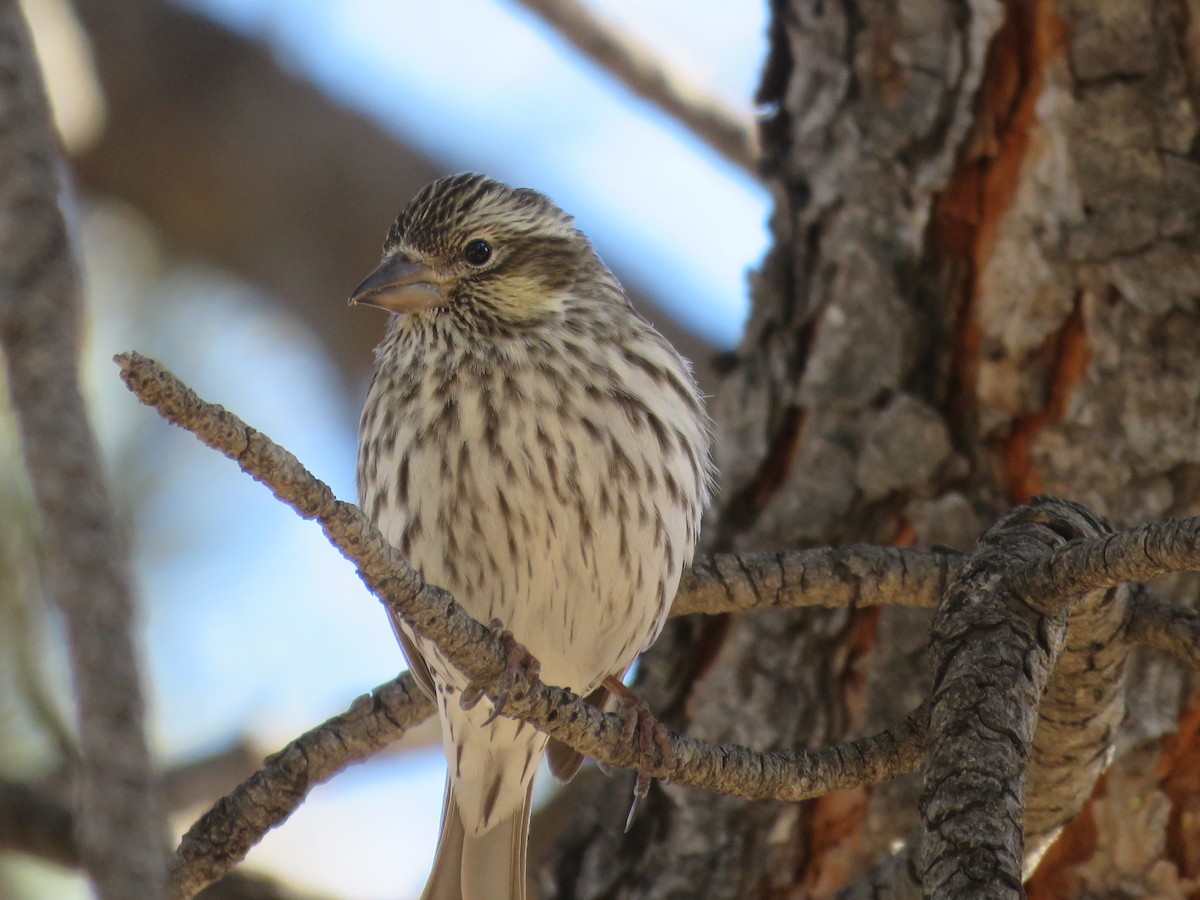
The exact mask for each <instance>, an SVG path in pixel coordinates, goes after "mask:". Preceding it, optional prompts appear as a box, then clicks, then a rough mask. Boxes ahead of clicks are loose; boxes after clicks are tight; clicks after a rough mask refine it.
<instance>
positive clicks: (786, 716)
mask: <svg viewBox="0 0 1200 900" xmlns="http://www.w3.org/2000/svg"><path fill="white" fill-rule="evenodd" d="M1198 35H1200V6H1198V4H1196V3H1195V2H1194V0H1192V2H1184V0H1061V2H1052V0H1006V2H999V0H972V2H953V0H913V2H906V3H903V4H893V3H885V2H882V0H878V2H876V0H842V2H834V3H830V2H827V0H774V2H773V3H772V24H771V31H770V42H771V47H770V54H769V58H768V60H767V63H766V66H765V69H764V74H763V80H762V86H761V89H760V96H759V98H758V99H759V101H760V103H762V104H763V105H764V106H765V107H766V108H767V109H768V111H769V115H768V117H767V119H766V120H765V121H764V123H763V126H762V134H761V138H762V144H763V149H764V154H765V163H764V165H765V176H766V178H767V180H768V183H769V184H770V186H771V188H772V191H773V194H774V196H775V212H774V215H773V219H772V231H773V238H774V246H773V248H772V250H771V252H770V254H769V255H768V257H767V258H766V260H765V262H764V264H763V266H762V268H761V270H760V272H759V273H758V277H757V278H756V279H755V284H754V296H753V299H754V311H753V314H752V319H751V322H750V325H749V328H748V330H747V333H746V336H745V338H744V340H743V341H742V344H741V346H740V347H739V348H738V350H737V352H736V353H735V354H732V355H731V356H730V357H729V359H728V360H727V361H726V363H727V364H726V367H725V370H724V372H723V377H722V382H721V385H720V387H719V390H718V392H717V397H716V400H715V405H714V409H713V412H714V415H715V417H716V419H717V424H718V429H719V440H718V444H717V448H718V463H719V466H720V470H721V473H722V492H721V496H720V498H719V502H718V505H717V508H716V509H715V510H714V512H713V514H712V515H711V516H710V521H709V522H708V527H707V529H706V536H707V541H708V549H710V550H749V549H767V548H776V547H795V546H804V545H812V544H823V543H831V542H832V543H842V542H848V541H852V540H867V541H873V542H880V543H895V544H900V545H904V544H911V543H917V544H921V545H934V544H947V545H951V546H955V547H960V548H967V547H970V546H971V545H973V544H974V541H975V538H976V537H977V536H978V534H979V532H980V530H981V528H982V526H983V525H984V524H986V523H987V522H989V521H991V520H993V519H994V518H995V517H996V516H997V515H998V514H999V513H1001V512H1002V511H1003V510H1005V509H1006V508H1008V507H1009V506H1011V505H1013V504H1015V503H1020V502H1024V501H1027V500H1028V499H1030V498H1031V497H1032V496H1033V495H1035V494H1038V493H1042V492H1053V493H1055V494H1059V495H1062V496H1066V497H1071V498H1074V499H1077V500H1079V501H1081V502H1082V503H1084V504H1086V505H1087V506H1089V507H1091V508H1092V509H1094V510H1096V511H1097V512H1098V513H1100V514H1102V515H1104V516H1106V517H1108V518H1110V519H1111V520H1113V522H1114V523H1115V524H1116V525H1117V526H1118V527H1120V526H1124V525H1128V524H1130V523H1131V522H1136V521H1139V520H1144V519H1154V518H1161V517H1164V516H1168V515H1186V514H1193V513H1195V512H1196V511H1197V510H1198V509H1200V467H1198V464H1200V449H1198V448H1200V442H1197V440H1196V431H1197V425H1198V423H1197V418H1198V410H1200V403H1198V401H1200V267H1198V266H1197V260H1198V259H1200V226H1198V224H1197V223H1200V149H1198V148H1200V142H1198V140H1197V134H1198V132H1200V119H1198V117H1197V102H1198V101H1200V92H1198V88H1200V49H1198V48H1200V39H1198ZM1194 588H1195V581H1194V580H1192V579H1186V580H1185V579H1178V580H1177V581H1176V583H1175V593H1176V595H1181V594H1182V595H1184V596H1187V595H1188V593H1189V591H1191V592H1194ZM1090 610H1091V607H1087V608H1085V609H1083V610H1082V612H1081V613H1080V614H1081V615H1083V616H1085V617H1089V616H1091V617H1094V616H1095V615H1096V613H1094V612H1092V611H1090ZM1104 627H1108V626H1104ZM928 634H929V618H928V615H927V614H926V613H922V612H917V611H905V610H897V609H888V610H886V611H882V612H881V611H879V610H858V611H853V610H851V611H828V612H814V611H800V612H756V613H750V614H746V615H741V616H737V617H718V618H715V619H707V620H684V621H676V622H672V623H670V624H669V625H668V628H667V631H666V632H665V633H664V635H663V637H662V638H661V639H660V641H659V643H658V645H657V646H656V647H655V648H654V649H653V650H652V651H651V653H650V654H649V655H648V656H647V657H646V659H645V660H644V661H643V669H642V676H641V683H640V684H639V686H638V690H639V692H640V693H642V694H643V695H644V696H645V697H646V698H647V699H648V700H649V701H650V704H651V706H652V708H654V709H655V710H656V711H657V712H658V713H659V714H660V716H661V717H663V718H664V719H665V720H666V721H667V723H668V724H669V725H670V726H671V727H673V728H677V729H680V730H683V731H686V732H687V733H689V734H692V735H695V736H697V737H703V738H706V739H710V740H719V741H736V742H741V743H745V744H748V745H749V746H751V747H753V748H755V749H759V750H765V749H772V748H780V749H783V748H791V747H798V746H813V745H818V744H826V743H829V742H831V741H834V740H840V739H844V738H847V737H855V736H859V735H861V734H864V733H868V732H871V731H875V730H878V729H879V728H880V727H883V726H885V725H887V724H888V723H893V722H896V721H899V719H900V718H902V716H903V715H904V714H905V713H906V712H907V711H908V710H910V709H912V708H913V707H915V706H916V705H917V703H918V702H919V701H920V700H921V699H922V698H923V696H924V695H925V692H926V690H927V689H928V686H929V661H928V660H927V659H926V658H925V657H924V654H923V652H922V651H923V649H924V646H925V643H926V641H927V639H928ZM1095 652H1097V650H1096V648H1090V647H1071V648H1070V649H1069V654H1068V653H1064V656H1063V658H1062V660H1060V665H1069V666H1071V667H1072V671H1073V672H1076V671H1086V669H1087V666H1088V665H1090V664H1091V663H1089V659H1092V661H1095V660H1094V659H1093V658H1092V657H1089V654H1094V653H1095ZM1099 652H1101V655H1103V650H1102V648H1101V650H1100V651H1099ZM1120 664H1121V661H1120V660H1116V661H1113V662H1112V663H1111V665H1112V666H1115V667H1116V668H1113V669H1106V670H1105V671H1116V670H1117V669H1119V667H1120ZM1109 665H1110V662H1109V661H1107V660H1106V661H1105V662H1104V663H1103V664H1102V667H1103V666H1109ZM1125 685H1126V687H1125V689H1126V691H1127V695H1128V696H1127V702H1126V706H1125V707H1124V710H1125V714H1126V721H1125V722H1124V724H1123V725H1122V726H1121V727H1122V731H1121V732H1120V735H1119V736H1118V738H1117V749H1118V759H1117V761H1116V763H1115V765H1114V768H1113V769H1111V770H1110V772H1109V775H1108V776H1107V780H1106V781H1102V782H1101V787H1100V788H1098V789H1097V792H1096V795H1095V797H1094V799H1093V801H1092V802H1091V803H1090V804H1089V805H1088V806H1087V807H1086V808H1085V809H1084V810H1083V812H1082V813H1081V814H1080V815H1079V816H1077V817H1076V818H1075V819H1074V821H1073V822H1072V823H1071V824H1070V825H1068V826H1067V828H1066V829H1065V831H1064V833H1063V835H1062V836H1061V837H1060V838H1059V840H1058V842H1057V844H1055V845H1054V846H1053V847H1052V848H1051V849H1050V850H1049V852H1048V854H1047V855H1046V857H1045V858H1044V860H1043V861H1042V863H1041V866H1040V867H1039V870H1038V872H1037V873H1036V874H1035V875H1034V877H1033V879H1032V881H1030V882H1029V884H1028V890H1029V892H1030V894H1031V895H1033V896H1039V897H1068V896H1077V895H1078V894H1079V893H1080V892H1082V891H1092V892H1095V893H1103V892H1105V891H1110V890H1116V889H1117V887H1118V886H1121V888H1122V889H1123V890H1130V889H1142V890H1144V891H1145V892H1146V893H1147V894H1148V895H1155V896H1183V895H1185V894H1186V893H1187V892H1188V891H1194V890H1195V889H1196V882H1195V881H1192V880H1189V879H1195V878H1196V877H1197V876H1198V875H1200V855H1198V854H1197V852H1196V850H1195V847H1197V846H1200V826H1198V825H1196V824H1195V823H1196V822H1200V816H1198V815H1197V813H1198V812H1200V783H1198V782H1197V780H1196V778H1195V775H1194V772H1195V770H1196V768H1197V762H1200V745H1198V744H1197V742H1196V737H1195V735H1196V732H1197V730H1198V729H1200V704H1197V703H1195V702H1194V701H1192V702H1191V704H1190V706H1189V697H1190V695H1191V690H1192V687H1193V685H1192V683H1191V680H1190V679H1189V678H1187V677H1185V676H1183V675H1181V674H1180V673H1179V672H1178V670H1177V669H1176V668H1175V666H1174V664H1172V663H1168V662H1165V661H1162V660H1160V659H1158V658H1154V659H1143V658H1140V657H1135V659H1134V661H1133V662H1132V664H1131V666H1130V674H1129V676H1128V677H1127V679H1126V682H1125ZM1096 687H1097V689H1100V690H1102V691H1104V690H1108V691H1112V690H1114V688H1113V687H1112V684H1111V682H1110V681H1108V680H1104V682H1103V684H1100V683H1098V684H1097V685H1096ZM1050 690H1051V691H1052V692H1053V691H1054V690H1055V688H1054V686H1053V683H1052V685H1051V688H1050ZM1117 699H1118V700H1119V695H1118V696H1117ZM1043 702H1046V701H1043ZM1054 702H1055V703H1066V704H1069V702H1070V698H1069V697H1057V698H1056V699H1055V700H1054ZM1106 709H1111V707H1106ZM1181 711H1182V712H1184V713H1185V715H1184V718H1183V720H1182V721H1179V716H1180V713H1181ZM1105 715H1107V716H1110V717H1111V716H1112V713H1111V712H1106V713H1105ZM1118 718H1119V717H1118ZM1079 724H1080V727H1084V726H1085V725H1086V726H1088V727H1091V726H1096V725H1097V723H1079ZM1114 725H1115V723H1113V722H1107V723H1105V722H1101V723H1098V727H1101V728H1109V729H1110V730H1111V729H1112V728H1113V726H1114ZM1039 747H1041V748H1042V749H1041V750H1039V749H1037V748H1039ZM1049 747H1050V744H1049V743H1048V739H1047V736H1046V735H1040V736H1039V737H1035V739H1034V748H1035V749H1034V754H1035V756H1037V754H1039V753H1041V754H1043V756H1045V755H1046V754H1047V753H1048V748H1049ZM1105 762H1106V760H1094V761H1092V763H1093V764H1094V765H1096V766H1099V767H1103V765H1104V763H1105ZM627 780H628V779H626V778H618V779H615V780H614V781H604V780H602V781H601V782H600V783H599V784H598V786H596V784H595V781H594V780H593V782H592V785H593V786H591V787H589V788H588V790H589V791H590V792H591V793H590V803H584V802H583V801H581V802H580V804H579V807H580V808H586V812H585V814H584V815H583V816H581V817H580V821H579V822H578V823H577V824H576V825H575V826H574V827H573V828H572V829H571V830H570V831H569V832H568V833H567V834H566V835H564V837H563V838H562V839H561V840H560V841H559V843H558V845H557V846H556V848H555V849H554V850H553V851H552V852H551V853H550V855H549V857H548V858H547V859H545V860H544V861H543V866H542V869H541V875H540V886H541V888H542V894H543V896H544V897H594V896H622V897H655V898H664V897H695V896H706V897H739V898H742V897H744V898H758V897H776V896H779V897H782V896H831V895H833V894H835V893H836V892H837V891H839V890H841V889H842V888H844V887H846V886H847V885H848V884H850V883H851V882H852V881H853V880H854V879H855V878H856V877H858V876H859V874H860V873H862V872H863V871H864V870H866V869H867V868H869V867H870V866H871V865H872V864H873V863H874V862H876V861H877V860H878V859H880V858H881V857H882V856H883V855H885V853H886V851H887V849H888V848H889V846H890V845H892V844H893V842H895V841H898V840H902V839H904V837H905V835H907V834H908V833H909V832H910V830H911V829H912V827H913V826H914V825H916V823H917V802H916V801H917V794H918V792H919V790H920V783H919V779H916V778H912V779H901V780H899V781H897V782H894V783H892V784H889V785H885V786H883V787H881V788H877V789H874V790H871V791H867V790H858V791H850V792H844V793H840V794H834V795H830V796H827V797H824V798H822V799H819V800H815V801H810V802H807V803H802V804H784V803H775V802H760V803H747V802H744V801H740V800H734V799H729V798H723V797H716V796H712V795H709V794H705V793H703V792H699V791H694V790H686V789H683V788H679V787H674V786H670V785H667V786H662V787H660V788H658V789H656V790H654V791H652V793H651V797H650V803H649V805H648V808H647V809H646V810H645V811H644V812H643V815H642V818H641V819H640V820H639V822H638V823H636V825H635V827H634V829H633V831H632V832H631V833H630V834H628V835H622V834H621V833H620V825H621V823H622V822H623V806H624V805H625V803H626V799H627V797H628V784H627ZM1046 791H1047V788H1045V787H1044V786H1042V785H1039V784H1038V783H1036V781H1035V782H1034V783H1031V784H1030V785H1029V788H1028V793H1027V796H1026V801H1027V808H1026V815H1027V819H1026V826H1027V830H1029V828H1030V827H1032V823H1030V821H1029V819H1028V816H1031V815H1034V810H1042V811H1047V810H1050V809H1051V808H1054V802H1055V801H1054V799H1053V797H1050V796H1048V795H1047V794H1046ZM1139 796H1141V797H1143V798H1148V805H1147V806H1143V807H1138V808H1137V809H1138V812H1136V813H1130V812H1129V810H1130V809H1132V808H1133V807H1131V806H1130V804H1131V803H1132V800H1133V799H1134V798H1137V797H1139ZM1037 815H1038V816H1043V818H1044V817H1045V816H1046V815H1049V812H1038V813H1037ZM1039 821H1041V820H1040V819H1039ZM1027 838H1028V835H1027ZM1130 885H1132V886H1133V887H1132V888H1131V887H1130Z"/></svg>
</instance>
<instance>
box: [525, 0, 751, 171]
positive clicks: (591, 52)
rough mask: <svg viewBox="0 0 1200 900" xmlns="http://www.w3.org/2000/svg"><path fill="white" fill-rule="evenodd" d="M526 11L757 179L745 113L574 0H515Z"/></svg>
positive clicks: (749, 124)
mask: <svg viewBox="0 0 1200 900" xmlns="http://www.w3.org/2000/svg"><path fill="white" fill-rule="evenodd" d="M518 2H519V3H520V4H521V5H522V6H524V7H525V8H526V9H527V10H529V11H530V12H532V13H534V14H535V15H537V16H538V17H540V18H541V19H542V20H543V21H544V22H546V23H547V24H548V25H549V26H550V27H551V28H553V29H554V30H555V31H557V32H558V33H559V34H560V35H562V37H563V38H565V39H566V40H567V41H568V42H569V43H571V44H572V45H573V46H574V47H575V49H576V50H578V51H579V52H581V53H582V54H583V55H584V56H587V57H588V58H589V59H591V60H592V62H594V63H595V64H596V65H598V66H599V67H600V68H601V69H604V70H605V71H607V72H608V73H609V74H611V75H612V76H613V77H614V78H616V79H617V80H618V81H620V82H621V83H622V84H624V85H625V86H626V87H627V88H629V90H631V91H633V93H635V94H637V95H638V96H639V97H641V98H642V99H643V100H648V101H649V102H650V103H653V104H654V105H655V106H657V107H658V108H659V109H661V110H662V111H663V112H665V113H666V114H667V115H669V116H672V117H673V118H675V119H678V120H679V121H680V122H682V123H683V124H684V125H685V126H687V128H688V129H690V130H691V131H692V132H693V133H694V134H695V135H696V136H697V137H699V138H700V139H701V140H703V141H704V142H705V143H707V144H708V145H709V146H710V147H712V148H713V149H714V150H716V151H717V152H718V153H720V154H721V155H722V156H724V157H725V158H726V159H727V160H729V161H730V162H731V163H733V164H734V165H735V166H738V167H739V168H742V169H745V170H746V171H747V172H749V173H750V174H751V175H753V176H755V177H756V178H757V177H758V174H759V172H758V160H759V155H760V153H759V148H758V141H757V139H756V138H755V135H754V127H753V124H752V123H751V121H750V120H749V116H747V115H744V114H741V113H739V112H737V111H735V110H734V109H732V108H731V107H730V106H728V104H726V103H724V102H723V101H722V100H720V99H719V98H717V97H715V96H712V95H710V94H708V93H707V92H706V91H704V90H702V89H701V88H700V87H698V86H696V85H694V84H691V83H689V82H688V81H686V80H685V79H684V78H682V77H681V76H680V75H679V74H677V73H675V72H672V71H671V70H669V69H667V68H666V67H665V66H664V65H663V64H662V63H661V62H660V61H659V60H658V59H657V58H656V55H655V54H654V52H653V51H651V50H650V49H649V48H648V47H646V46H644V45H643V44H641V43H639V42H638V41H637V40H635V39H634V38H633V37H632V36H630V35H628V34H625V33H624V32H622V31H621V30H620V29H618V28H617V27H615V26H614V25H612V24H611V23H609V22H605V21H604V20H603V19H601V18H600V17H598V16H596V15H594V14H593V13H592V12H591V10H589V9H588V8H587V7H586V6H585V5H583V4H582V3H578V2H576V0H518Z"/></svg>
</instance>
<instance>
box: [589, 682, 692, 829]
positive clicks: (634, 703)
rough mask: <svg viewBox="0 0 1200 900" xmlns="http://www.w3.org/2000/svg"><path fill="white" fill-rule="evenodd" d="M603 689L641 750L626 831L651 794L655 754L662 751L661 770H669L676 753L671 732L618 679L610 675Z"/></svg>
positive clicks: (626, 729)
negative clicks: (618, 708)
mask: <svg viewBox="0 0 1200 900" xmlns="http://www.w3.org/2000/svg"><path fill="white" fill-rule="evenodd" d="M604 686H605V687H606V688H608V690H609V691H610V692H611V693H612V695H613V696H614V697H616V698H617V700H618V701H619V702H620V704H621V718H622V720H623V722H624V725H625V736H626V737H629V738H631V737H633V736H634V735H635V734H636V735H637V736H638V743H639V745H640V748H641V760H640V761H639V763H638V770H637V781H636V782H634V786H633V804H632V805H631V806H630V807H629V815H628V817H626V819H625V831H626V833H628V832H629V829H630V828H632V827H633V820H634V819H636V818H637V814H638V811H639V810H640V809H641V808H642V801H644V800H645V799H646V795H647V794H649V793H650V782H651V781H652V780H653V776H652V775H651V771H650V770H651V768H652V767H653V765H654V751H655V749H656V748H657V749H658V750H661V751H662V756H663V767H664V768H666V769H668V770H670V769H674V768H675V752H674V751H673V750H672V749H671V733H670V731H668V730H667V726H666V725H664V724H663V723H662V722H660V721H658V719H656V718H654V715H653V714H652V713H651V712H650V707H649V705H648V704H647V703H646V701H645V700H643V699H641V698H640V697H639V696H638V695H637V694H635V693H634V692H633V691H631V690H630V689H629V688H627V687H625V685H624V684H622V683H621V680H620V679H619V678H616V677H614V676H612V675H610V676H609V677H608V678H606V679H604Z"/></svg>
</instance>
